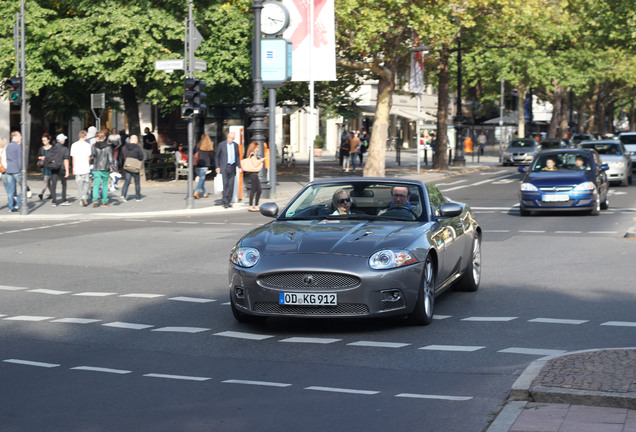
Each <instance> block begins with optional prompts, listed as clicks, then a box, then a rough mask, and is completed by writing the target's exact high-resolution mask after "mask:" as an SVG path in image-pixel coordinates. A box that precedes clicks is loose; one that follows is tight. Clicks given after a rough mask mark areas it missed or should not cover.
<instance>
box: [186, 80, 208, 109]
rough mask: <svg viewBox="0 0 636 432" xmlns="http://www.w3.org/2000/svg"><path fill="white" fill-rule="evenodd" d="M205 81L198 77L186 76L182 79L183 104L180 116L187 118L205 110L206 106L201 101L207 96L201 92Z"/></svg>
mask: <svg viewBox="0 0 636 432" xmlns="http://www.w3.org/2000/svg"><path fill="white" fill-rule="evenodd" d="M205 85H206V83H205V81H202V80H200V79H198V78H186V79H185V80H184V81H183V106H182V107H181V117H184V118H187V117H192V116H195V115H200V114H201V113H203V112H204V111H205V108H206V106H205V105H204V104H202V103H201V100H202V99H205V97H206V96H207V95H206V94H205V93H203V88H204V87H205Z"/></svg>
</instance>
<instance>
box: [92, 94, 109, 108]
mask: <svg viewBox="0 0 636 432" xmlns="http://www.w3.org/2000/svg"><path fill="white" fill-rule="evenodd" d="M95 108H99V109H104V108H106V94H105V93H91V109H95Z"/></svg>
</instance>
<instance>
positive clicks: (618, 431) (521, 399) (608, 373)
mask: <svg viewBox="0 0 636 432" xmlns="http://www.w3.org/2000/svg"><path fill="white" fill-rule="evenodd" d="M508 431H510V432H532V431H541V432H586V431H589V432H636V348H615V349H601V350H589V351H579V352H574V353H567V354H563V355H558V356H551V357H545V358H542V359H539V360H536V361H534V362H533V363H532V364H530V366H528V367H527V368H526V370H525V371H524V372H523V374H522V375H521V376H520V377H519V379H517V381H516V382H515V383H514V385H513V387H512V389H511V391H510V397H509V399H508V402H507V403H506V405H505V406H504V408H503V410H502V411H501V412H500V413H499V414H498V416H497V418H496V419H495V421H494V422H493V423H492V424H491V426H490V427H489V428H488V430H487V432H508Z"/></svg>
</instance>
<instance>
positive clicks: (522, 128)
mask: <svg viewBox="0 0 636 432" xmlns="http://www.w3.org/2000/svg"><path fill="white" fill-rule="evenodd" d="M525 101H526V88H525V87H524V86H523V85H522V84H519V85H517V136H518V137H519V138H525V137H526V116H525V111H524V103H525Z"/></svg>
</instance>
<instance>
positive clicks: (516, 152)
mask: <svg viewBox="0 0 636 432" xmlns="http://www.w3.org/2000/svg"><path fill="white" fill-rule="evenodd" d="M540 149H541V146H540V145H539V143H537V141H536V140H535V139H534V138H517V139H513V140H512V141H510V145H508V147H507V148H506V150H504V152H503V155H502V161H503V165H504V166H507V165H515V164H520V165H521V164H522V165H528V164H529V163H530V162H532V159H534V157H535V155H536V154H537V153H538V152H539V150H540Z"/></svg>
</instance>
